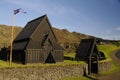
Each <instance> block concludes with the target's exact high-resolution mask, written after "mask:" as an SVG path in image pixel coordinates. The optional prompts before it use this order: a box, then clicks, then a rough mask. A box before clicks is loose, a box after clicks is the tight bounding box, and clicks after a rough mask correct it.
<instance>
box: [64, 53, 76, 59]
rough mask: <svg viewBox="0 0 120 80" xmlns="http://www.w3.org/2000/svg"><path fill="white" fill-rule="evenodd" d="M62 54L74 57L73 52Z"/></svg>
mask: <svg viewBox="0 0 120 80" xmlns="http://www.w3.org/2000/svg"><path fill="white" fill-rule="evenodd" d="M64 56H67V57H71V58H75V53H65V54H64Z"/></svg>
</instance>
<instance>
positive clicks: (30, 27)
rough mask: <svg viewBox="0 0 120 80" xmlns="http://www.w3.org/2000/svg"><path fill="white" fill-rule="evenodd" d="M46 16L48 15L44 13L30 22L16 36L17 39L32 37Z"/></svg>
mask: <svg viewBox="0 0 120 80" xmlns="http://www.w3.org/2000/svg"><path fill="white" fill-rule="evenodd" d="M45 17H46V15H43V16H41V17H39V18H37V19H34V20H32V21H30V22H28V23H27V25H26V26H25V27H24V28H23V30H22V31H21V32H20V34H19V35H18V36H17V37H16V39H15V41H18V40H23V39H27V38H30V36H31V35H32V34H33V32H34V31H35V29H36V28H37V27H38V25H39V24H40V23H41V22H42V21H43V19H44V18H45Z"/></svg>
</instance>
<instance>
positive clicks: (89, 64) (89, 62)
mask: <svg viewBox="0 0 120 80" xmlns="http://www.w3.org/2000/svg"><path fill="white" fill-rule="evenodd" d="M88 60H89V61H88V74H89V75H90V74H91V58H90V57H89V59H88Z"/></svg>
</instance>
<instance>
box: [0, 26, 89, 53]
mask: <svg viewBox="0 0 120 80" xmlns="http://www.w3.org/2000/svg"><path fill="white" fill-rule="evenodd" d="M21 30H22V27H18V26H16V27H14V38H15V37H16V36H17V35H18V34H19V32H20V31H21ZM53 31H54V33H55V35H56V37H57V40H58V42H59V43H60V44H61V46H62V47H63V48H64V49H65V50H67V51H69V52H70V51H71V50H73V49H75V47H76V46H77V45H78V44H79V42H80V40H81V39H85V38H89V37H90V36H88V35H85V34H81V33H77V32H69V31H68V30H67V29H62V30H60V29H57V28H53ZM10 40H11V26H7V25H0V48H2V47H4V46H6V47H8V46H9V45H10Z"/></svg>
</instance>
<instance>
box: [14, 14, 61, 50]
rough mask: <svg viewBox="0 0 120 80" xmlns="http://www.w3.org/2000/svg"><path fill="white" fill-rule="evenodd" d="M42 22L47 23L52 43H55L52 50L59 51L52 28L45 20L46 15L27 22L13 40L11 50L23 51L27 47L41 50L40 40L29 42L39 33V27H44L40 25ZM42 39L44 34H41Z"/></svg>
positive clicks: (46, 19) (47, 20)
mask: <svg viewBox="0 0 120 80" xmlns="http://www.w3.org/2000/svg"><path fill="white" fill-rule="evenodd" d="M44 22H47V24H48V26H49V29H50V32H51V35H53V37H54V41H56V42H55V43H56V45H54V48H56V49H57V50H61V49H62V47H60V46H59V45H58V44H57V38H56V36H55V34H54V32H53V30H52V26H51V24H50V22H49V19H48V18H47V15H43V16H41V17H39V18H37V19H34V20H32V21H29V22H28V23H27V25H26V26H25V27H24V28H23V30H22V31H21V32H20V33H19V35H18V36H17V37H16V38H15V40H14V42H13V50H23V49H25V48H27V47H28V46H29V45H30V48H32V49H37V48H39V49H41V48H42V45H40V44H41V42H43V41H42V38H41V40H40V41H35V40H31V38H32V37H33V36H34V35H35V34H36V33H37V32H38V31H39V29H40V27H45V26H42V24H43V23H44ZM41 29H42V28H41ZM44 29H45V28H44ZM39 34H40V33H39ZM42 34H43V33H42ZM43 37H44V34H43ZM50 39H51V38H50ZM51 40H52V39H51Z"/></svg>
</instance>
